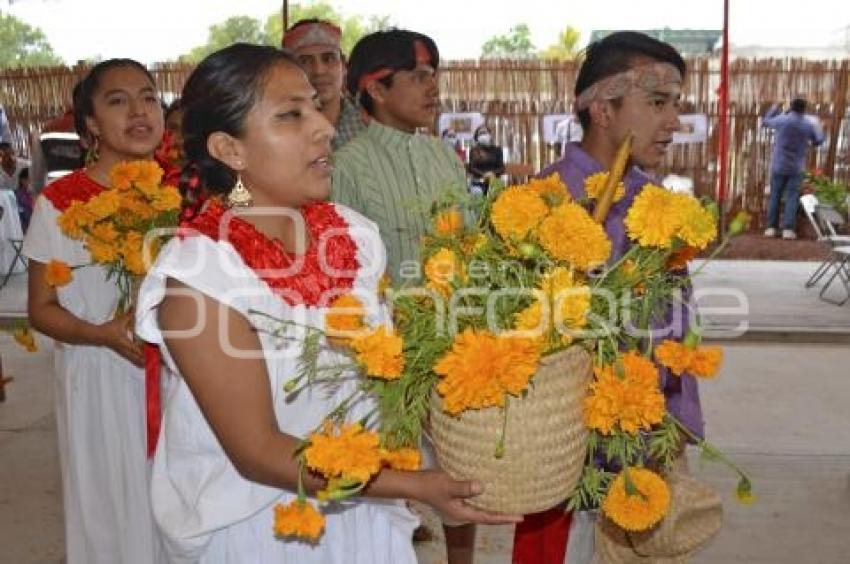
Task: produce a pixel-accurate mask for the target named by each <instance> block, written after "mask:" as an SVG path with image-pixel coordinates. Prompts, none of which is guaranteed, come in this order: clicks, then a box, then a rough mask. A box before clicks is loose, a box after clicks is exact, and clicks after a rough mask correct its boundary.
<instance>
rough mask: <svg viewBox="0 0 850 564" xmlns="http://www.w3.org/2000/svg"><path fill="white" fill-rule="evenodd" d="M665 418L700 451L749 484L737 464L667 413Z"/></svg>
mask: <svg viewBox="0 0 850 564" xmlns="http://www.w3.org/2000/svg"><path fill="white" fill-rule="evenodd" d="M667 417H669V418H670V420H671V421H673V423H675V424H676V427H678V428H679V430H680V431H682V432H683V433H684V434H685V435H686V436H687V437H688V438H689V439H691V440H692V441H693V442H694V443H695V444H696V445H697V446H698V447H699V448H700V449H702V450H703V451H705V452H707V453H709V454H710V455H711V456H712V457H713V458H716V459H717V460H719V461H721V462H722V463H723V464H725V465H726V466H728V467H729V468H731V469H732V470H734V471H735V472H737V473H738V476H740V477H741V478H743V479H744V480H747V481H748V482H749V477H748V476H747V474H746V472H744V471H743V470H741V468H739V467H738V465H737V464H735V463H734V462H732V461H731V460H730V459H729V458H728V457H727V456H726V455H725V454H723V452H721V451H720V449H718V448H717V447H715V446H714V445H712V444H710V443H708V442H707V441H706V440H705V439H701V438H700V437H698V436H696V435H695V434H694V433H693V432H691V430H690V429H688V428H687V427H686V426H685V425H684V424H683V423H682V422H681V421H679V420H678V419H677V418H676V417H674V416H673V415H672V414H670V413H669V412H668V413H667Z"/></svg>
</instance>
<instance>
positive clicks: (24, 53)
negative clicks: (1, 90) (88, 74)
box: [0, 12, 62, 68]
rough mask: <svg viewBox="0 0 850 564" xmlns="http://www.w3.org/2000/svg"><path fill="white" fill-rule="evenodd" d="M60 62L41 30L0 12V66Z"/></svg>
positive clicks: (23, 65) (36, 65)
mask: <svg viewBox="0 0 850 564" xmlns="http://www.w3.org/2000/svg"><path fill="white" fill-rule="evenodd" d="M61 64H62V59H61V58H59V57H58V56H57V55H56V53H54V52H53V48H52V47H51V46H50V43H49V42H48V41H47V37H45V35H44V32H43V31H41V30H40V29H39V28H37V27H33V26H31V25H29V24H28V23H26V22H23V21H21V20H19V19H18V18H16V17H15V16H13V15H11V14H4V13H3V12H0V68H9V67H38V66H51V65H61Z"/></svg>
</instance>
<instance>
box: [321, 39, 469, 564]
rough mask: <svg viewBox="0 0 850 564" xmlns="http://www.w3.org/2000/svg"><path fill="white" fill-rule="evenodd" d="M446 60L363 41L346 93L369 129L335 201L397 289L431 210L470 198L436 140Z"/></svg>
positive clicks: (338, 164) (464, 528) (456, 553)
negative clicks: (367, 229)
mask: <svg viewBox="0 0 850 564" xmlns="http://www.w3.org/2000/svg"><path fill="white" fill-rule="evenodd" d="M439 66H440V53H439V51H438V50H437V45H436V44H435V43H434V41H433V40H432V39H431V38H430V37H428V36H426V35H423V34H421V33H416V32H414V31H407V30H401V29H391V30H386V31H377V32H374V33H371V34H369V35H366V36H365V37H363V38H362V39H361V40H360V41H359V42H358V43H357V45H355V46H354V49H353V50H352V52H351V59H350V61H349V69H348V89H349V91H351V92H354V93H356V96H357V99H358V102H359V103H360V106H361V107H363V109H364V110H366V112H368V113H369V115H370V117H371V121H370V122H369V126H368V128H367V129H366V131H364V132H363V133H361V134H360V135H358V136H357V137H355V138H354V139H353V140H351V141H350V142H349V143H348V144H347V145H345V147H343V148H342V149H340V150H339V151H337V152H336V153H335V154H334V163H335V168H334V173H333V185H332V193H331V200H332V201H334V202H340V203H342V204H345V205H347V206H349V207H351V208H353V209H355V210H357V211H359V212H360V213H362V214H363V215H365V216H366V217H368V218H369V219H371V220H372V221H374V222H375V223H377V224H378V227H379V228H380V232H381V237H382V239H383V240H384V243H385V244H386V246H387V259H388V260H387V272H388V274H389V275H390V277H391V278H392V279H393V280H394V281H395V282H397V283H402V282H404V281H407V280H411V279H418V278H419V275H420V268H419V246H420V242H421V240H422V236H423V235H425V234H426V231H427V229H428V225H429V223H430V219H429V215H428V210H429V209H430V206H431V205H432V204H433V202H434V201H435V200H436V199H437V198H438V197H439V196H440V195H441V194H443V193H444V192H445V191H454V192H456V193H457V194H458V195H463V194H465V193H466V172H465V171H464V168H463V164H462V163H461V161H460V159H458V157H457V155H456V154H455V153H454V151H452V149H450V148H449V147H448V146H447V145H446V144H445V143H443V142H442V141H441V140H440V139H437V138H436V137H435V136H433V135H430V134H424V133H421V130H427V129H431V128H433V127H434V123H435V121H436V118H437V110H438V108H439V100H438V95H439V90H438V87H437V77H436V72H437V69H438V68H439ZM450 522H451V523H456V522H455V521H450V520H448V521H446V526H445V527H444V530H445V534H446V547H447V551H448V557H449V563H450V564H461V563H468V562H471V561H472V553H473V548H474V540H475V526H474V525H463V524H461V525H459V526H449V524H448V523H450Z"/></svg>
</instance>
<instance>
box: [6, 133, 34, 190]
mask: <svg viewBox="0 0 850 564" xmlns="http://www.w3.org/2000/svg"><path fill="white" fill-rule="evenodd" d="M29 166H30V162H29V161H28V160H26V159H20V158H18V156H17V155H16V154H15V148H14V147H12V144H11V143H8V142H6V141H0V190H17V189H18V177H19V176H20V175H21V171H22V170H24V169H25V168H29Z"/></svg>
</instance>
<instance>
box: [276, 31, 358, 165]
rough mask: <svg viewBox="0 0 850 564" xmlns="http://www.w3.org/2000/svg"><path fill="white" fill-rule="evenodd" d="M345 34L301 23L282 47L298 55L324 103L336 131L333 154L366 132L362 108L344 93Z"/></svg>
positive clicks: (325, 112) (287, 32)
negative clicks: (343, 46)
mask: <svg viewBox="0 0 850 564" xmlns="http://www.w3.org/2000/svg"><path fill="white" fill-rule="evenodd" d="M341 37H342V31H341V30H340V29H339V28H338V27H337V26H336V25H334V24H332V23H331V22H329V21H325V20H319V19H315V18H311V19H305V20H300V21H298V22H296V23H295V24H294V25H293V26H292V27H290V28H289V29H288V30H287V31H286V33H285V34H284V36H283V47H284V48H285V49H289V50H291V51H293V52H294V53H295V55H296V56H297V57H298V60H299V61H300V62H301V65H302V66H303V67H304V70H305V71H306V72H307V78H308V79H309V80H310V84H312V85H313V88H315V89H316V92H317V93H318V95H319V101H320V102H321V103H322V113H323V114H324V116H325V117H326V118H328V121H329V122H331V123H332V124H333V125H334V127H335V128H336V135H335V136H334V138H333V139H332V140H331V146H332V147H333V149H334V151H336V150H337V149H339V148H340V147H342V146H343V145H345V144H346V143H348V142H349V141H350V140H351V139H352V138H354V137H355V136H356V135H357V134H358V133H360V132H361V131H363V130H364V129H366V123H365V121H364V120H363V116H362V115H361V112H360V109H359V108H358V107H357V105H356V104H355V103H354V102H352V101H351V99H350V98H349V97H348V95H347V94H346V93H345V91H344V90H343V80H344V78H345V62H344V60H343V56H342V50H341V49H340V39H341Z"/></svg>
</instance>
